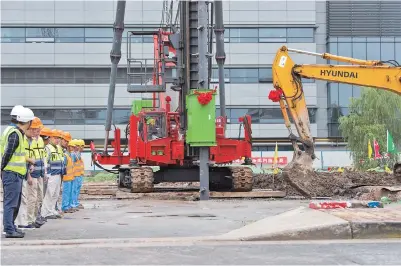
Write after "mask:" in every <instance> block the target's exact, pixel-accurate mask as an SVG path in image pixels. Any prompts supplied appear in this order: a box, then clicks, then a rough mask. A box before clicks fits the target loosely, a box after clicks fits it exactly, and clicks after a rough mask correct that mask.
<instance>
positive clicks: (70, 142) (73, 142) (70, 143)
mask: <svg viewBox="0 0 401 266" xmlns="http://www.w3.org/2000/svg"><path fill="white" fill-rule="evenodd" d="M76 145H77V143H76V141H74V140H70V141H69V142H68V146H71V147H75V146H76Z"/></svg>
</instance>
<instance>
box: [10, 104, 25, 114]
mask: <svg viewBox="0 0 401 266" xmlns="http://www.w3.org/2000/svg"><path fill="white" fill-rule="evenodd" d="M22 109H24V106H22V105H16V106H14V108H13V109H12V110H11V114H10V115H17V114H18V112H19V111H21V110H22Z"/></svg>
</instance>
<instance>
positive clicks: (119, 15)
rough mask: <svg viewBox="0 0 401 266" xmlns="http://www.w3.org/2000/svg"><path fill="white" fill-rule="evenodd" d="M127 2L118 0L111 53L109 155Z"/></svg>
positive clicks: (107, 119)
mask: <svg viewBox="0 0 401 266" xmlns="http://www.w3.org/2000/svg"><path fill="white" fill-rule="evenodd" d="M125 4H126V1H125V0H118V2H117V10H116V18H115V21H114V27H113V30H114V36H113V47H112V49H111V52H110V60H111V73H110V85H109V96H108V100H107V114H106V125H105V128H106V135H105V138H104V149H103V153H104V154H107V144H108V142H109V134H110V130H111V122H112V119H113V108H114V94H115V91H116V78H117V67H118V63H119V62H120V59H121V42H122V36H123V32H124V17H125Z"/></svg>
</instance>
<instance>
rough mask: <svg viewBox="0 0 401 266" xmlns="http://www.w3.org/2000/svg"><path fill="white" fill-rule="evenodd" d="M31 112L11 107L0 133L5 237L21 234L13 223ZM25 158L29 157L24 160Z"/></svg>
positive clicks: (16, 211)
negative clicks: (7, 122)
mask: <svg viewBox="0 0 401 266" xmlns="http://www.w3.org/2000/svg"><path fill="white" fill-rule="evenodd" d="M33 119H34V114H33V112H32V110H31V109H29V108H25V107H23V106H21V105H19V106H15V107H14V108H13V109H12V110H11V124H10V125H9V126H8V127H7V128H6V129H5V130H4V132H3V134H2V136H1V142H0V143H1V145H0V147H1V154H2V155H3V156H2V160H1V177H2V182H3V193H4V194H3V197H4V198H3V228H4V232H5V235H6V238H23V237H24V236H25V234H24V233H23V232H22V231H21V230H19V229H17V227H16V226H15V224H14V222H15V219H16V218H17V216H18V211H19V207H20V204H21V189H22V181H23V179H25V176H26V174H27V158H26V152H25V147H26V142H27V140H26V137H25V133H26V132H27V131H28V129H29V127H30V126H31V122H32V120H33ZM28 161H29V160H28Z"/></svg>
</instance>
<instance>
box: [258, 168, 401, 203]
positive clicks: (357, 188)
mask: <svg viewBox="0 0 401 266" xmlns="http://www.w3.org/2000/svg"><path fill="white" fill-rule="evenodd" d="M297 174H299V175H298V176H297ZM294 184H295V185H294ZM395 185H401V184H400V183H399V182H398V181H397V180H396V179H395V178H394V176H393V175H392V174H388V173H376V172H356V171H352V172H351V171H344V172H342V173H339V172H333V173H324V172H323V173H322V172H314V171H313V172H308V173H307V174H306V175H305V174H304V173H296V172H293V173H291V182H289V181H288V178H286V177H285V176H284V175H283V174H279V175H271V174H258V175H255V182H254V188H262V189H273V190H281V191H286V192H287V196H305V197H307V198H310V197H336V196H340V197H347V198H357V197H361V195H362V194H364V193H372V191H371V190H369V191H366V189H365V190H363V189H361V188H362V187H367V186H369V187H372V186H373V187H374V186H395ZM297 187H298V188H297ZM306 193H308V194H309V195H306Z"/></svg>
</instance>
